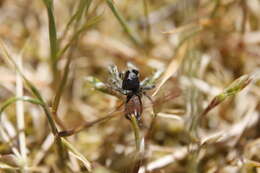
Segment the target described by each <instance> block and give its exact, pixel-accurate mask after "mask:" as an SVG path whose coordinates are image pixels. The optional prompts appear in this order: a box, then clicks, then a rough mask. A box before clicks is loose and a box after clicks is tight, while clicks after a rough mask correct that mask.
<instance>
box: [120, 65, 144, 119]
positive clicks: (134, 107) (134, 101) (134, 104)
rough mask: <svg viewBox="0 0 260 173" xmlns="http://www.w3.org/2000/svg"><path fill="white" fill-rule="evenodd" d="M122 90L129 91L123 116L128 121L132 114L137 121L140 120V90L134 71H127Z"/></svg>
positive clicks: (136, 73)
mask: <svg viewBox="0 0 260 173" xmlns="http://www.w3.org/2000/svg"><path fill="white" fill-rule="evenodd" d="M122 88H123V89H124V90H128V91H130V92H129V93H128V94H127V98H126V103H125V116H126V118H127V119H130V116H131V115H132V114H133V115H134V116H135V117H136V119H137V120H138V121H140V120H141V114H142V112H143V105H142V100H141V90H140V81H139V72H138V71H137V70H135V69H132V70H127V71H126V72H125V76H124V78H123V82H122Z"/></svg>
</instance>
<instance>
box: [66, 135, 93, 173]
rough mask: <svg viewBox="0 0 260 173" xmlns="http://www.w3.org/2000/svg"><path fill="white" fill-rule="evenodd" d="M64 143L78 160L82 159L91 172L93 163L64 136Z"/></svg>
mask: <svg viewBox="0 0 260 173" xmlns="http://www.w3.org/2000/svg"><path fill="white" fill-rule="evenodd" d="M62 144H63V145H64V146H65V147H66V148H67V149H68V150H69V151H70V152H71V153H72V154H73V156H75V157H76V158H77V159H78V160H80V161H81V162H82V163H83V164H84V166H85V167H86V169H87V170H88V171H89V172H91V169H92V168H91V163H90V162H89V161H88V160H87V159H86V157H85V156H83V155H82V154H81V153H80V152H79V151H78V150H77V149H76V148H75V147H74V146H73V145H72V144H71V143H70V142H69V141H67V140H66V139H64V138H62Z"/></svg>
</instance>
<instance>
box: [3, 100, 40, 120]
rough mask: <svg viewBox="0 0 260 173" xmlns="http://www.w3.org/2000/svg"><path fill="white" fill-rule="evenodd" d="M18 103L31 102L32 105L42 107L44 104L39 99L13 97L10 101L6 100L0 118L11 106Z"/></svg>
mask: <svg viewBox="0 0 260 173" xmlns="http://www.w3.org/2000/svg"><path fill="white" fill-rule="evenodd" d="M17 101H24V102H29V103H32V104H36V105H42V104H43V103H42V102H41V101H40V100H39V99H34V98H31V97H28V96H23V97H11V98H9V99H8V100H6V101H5V102H4V103H3V104H2V106H1V107H0V118H1V115H2V113H3V112H4V110H5V109H6V108H7V107H8V106H10V105H11V104H13V103H15V102H17Z"/></svg>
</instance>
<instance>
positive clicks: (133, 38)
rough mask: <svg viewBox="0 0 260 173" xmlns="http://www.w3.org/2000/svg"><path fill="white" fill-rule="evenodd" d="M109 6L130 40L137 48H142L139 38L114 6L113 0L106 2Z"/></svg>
mask: <svg viewBox="0 0 260 173" xmlns="http://www.w3.org/2000/svg"><path fill="white" fill-rule="evenodd" d="M106 2H107V5H108V6H109V8H110V9H111V11H112V12H113V14H114V15H115V17H116V19H117V20H118V22H119V23H120V25H121V26H122V28H123V29H124V31H125V32H126V34H127V35H128V37H129V39H130V40H131V41H132V42H133V43H134V44H135V45H137V46H141V47H142V43H141V41H140V40H139V39H138V38H137V36H136V34H135V33H134V32H133V31H132V30H131V28H130V26H129V25H128V24H127V22H126V20H125V18H124V17H123V16H122V14H121V13H120V12H119V11H118V9H117V8H116V6H115V5H114V2H113V1H112V0H106Z"/></svg>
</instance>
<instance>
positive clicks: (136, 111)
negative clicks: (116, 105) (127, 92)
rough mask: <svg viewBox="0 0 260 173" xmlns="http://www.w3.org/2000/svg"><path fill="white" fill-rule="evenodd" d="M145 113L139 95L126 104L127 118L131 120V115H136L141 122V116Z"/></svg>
mask: <svg viewBox="0 0 260 173" xmlns="http://www.w3.org/2000/svg"><path fill="white" fill-rule="evenodd" d="M142 112H143V105H142V100H141V97H140V96H138V95H133V96H132V97H131V98H130V99H129V100H128V101H127V102H126V104H125V116H126V118H127V119H130V116H131V115H134V116H135V117H136V119H137V120H138V121H140V120H141V115H142Z"/></svg>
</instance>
